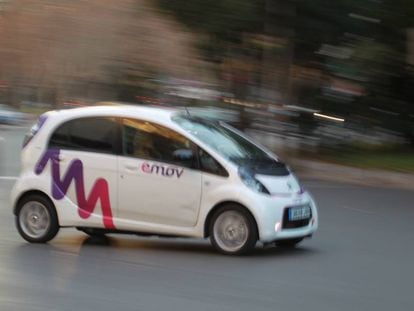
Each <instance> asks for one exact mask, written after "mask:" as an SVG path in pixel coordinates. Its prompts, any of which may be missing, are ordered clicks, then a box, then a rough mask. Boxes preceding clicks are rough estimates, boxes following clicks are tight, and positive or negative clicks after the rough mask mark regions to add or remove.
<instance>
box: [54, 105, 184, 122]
mask: <svg viewBox="0 0 414 311" xmlns="http://www.w3.org/2000/svg"><path fill="white" fill-rule="evenodd" d="M179 111H180V110H179V109H176V108H171V107H154V106H139V105H131V104H118V103H112V102H104V103H98V105H96V106H88V107H80V108H72V109H64V110H55V111H52V112H50V115H51V116H53V117H58V119H60V120H69V119H75V118H80V117H97V116H116V117H128V118H137V119H144V120H148V121H155V122H161V123H171V117H172V116H173V115H174V114H176V113H177V112H179Z"/></svg>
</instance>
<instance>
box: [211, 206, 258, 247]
mask: <svg viewBox="0 0 414 311" xmlns="http://www.w3.org/2000/svg"><path fill="white" fill-rule="evenodd" d="M233 226H235V227H233ZM209 233H210V240H211V244H212V245H213V247H214V248H215V249H216V250H218V251H219V252H220V253H222V254H226V255H242V254H247V253H249V252H251V251H252V250H253V249H254V247H255V245H256V242H257V240H258V233H257V225H256V221H255V220H254V218H253V216H252V215H251V214H250V213H249V212H248V211H247V210H246V209H245V208H244V207H242V206H240V205H237V204H226V205H224V206H223V207H222V208H220V209H219V210H218V211H216V212H215V213H214V215H213V217H212V219H211V222H210V226H209Z"/></svg>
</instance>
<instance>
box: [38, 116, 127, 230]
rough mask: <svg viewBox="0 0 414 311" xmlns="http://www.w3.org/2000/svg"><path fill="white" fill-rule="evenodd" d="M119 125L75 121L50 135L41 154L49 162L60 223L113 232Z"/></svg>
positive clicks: (114, 121)
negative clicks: (100, 228)
mask: <svg viewBox="0 0 414 311" xmlns="http://www.w3.org/2000/svg"><path fill="white" fill-rule="evenodd" d="M119 146H120V125H119V122H118V120H117V119H116V118H109V117H93V118H92V117H88V118H79V119H75V120H71V121H68V122H66V123H64V124H62V125H61V126H60V127H58V128H57V130H56V131H55V132H54V133H53V134H52V136H51V138H50V141H49V147H48V150H47V151H46V153H45V154H44V155H43V165H45V164H47V163H46V162H48V161H49V160H50V162H51V166H50V167H51V175H52V195H53V198H54V199H56V200H60V201H61V202H62V203H61V204H59V206H63V207H64V208H63V209H62V210H60V211H59V212H60V214H61V215H64V216H63V217H61V219H62V221H63V224H64V222H65V221H69V222H70V225H77V226H90V227H104V228H107V229H114V228H115V224H114V217H115V216H116V203H117V186H118V185H117V182H118V180H117V177H118V174H117V166H118V163H117V161H118V156H117V153H118V151H119V149H120V148H119Z"/></svg>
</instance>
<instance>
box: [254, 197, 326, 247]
mask: <svg viewBox="0 0 414 311" xmlns="http://www.w3.org/2000/svg"><path fill="white" fill-rule="evenodd" d="M305 204H307V205H309V206H310V208H311V217H310V219H309V221H304V222H300V223H298V224H297V226H287V225H286V224H287V223H286V218H285V221H284V215H285V212H286V210H287V209H288V208H289V207H294V206H299V205H305ZM250 206H251V205H250ZM255 207H256V208H255V209H254V212H253V214H254V216H255V218H256V222H257V226H258V230H259V240H260V241H261V242H263V243H270V242H274V241H277V240H282V239H291V238H302V237H307V236H311V235H312V234H313V233H314V232H315V231H316V230H317V229H318V222H319V220H318V211H317V206H316V203H315V201H314V200H313V198H312V197H311V195H310V194H309V193H308V192H305V193H300V194H292V196H291V197H288V198H287V197H284V198H281V197H275V196H267V197H265V196H261V198H260V199H259V200H256V202H255Z"/></svg>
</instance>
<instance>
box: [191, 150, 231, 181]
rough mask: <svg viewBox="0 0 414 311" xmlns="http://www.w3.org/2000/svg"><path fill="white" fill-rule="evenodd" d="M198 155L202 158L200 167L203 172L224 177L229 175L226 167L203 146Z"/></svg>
mask: <svg viewBox="0 0 414 311" xmlns="http://www.w3.org/2000/svg"><path fill="white" fill-rule="evenodd" d="M198 157H199V159H200V168H201V170H202V171H203V172H206V173H210V174H214V175H219V176H224V177H227V176H229V174H228V172H227V171H226V169H225V168H224V167H223V166H222V165H221V164H220V163H218V162H217V160H216V159H214V158H213V157H212V156H211V155H209V154H208V153H207V152H206V151H204V150H203V149H201V148H198Z"/></svg>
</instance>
